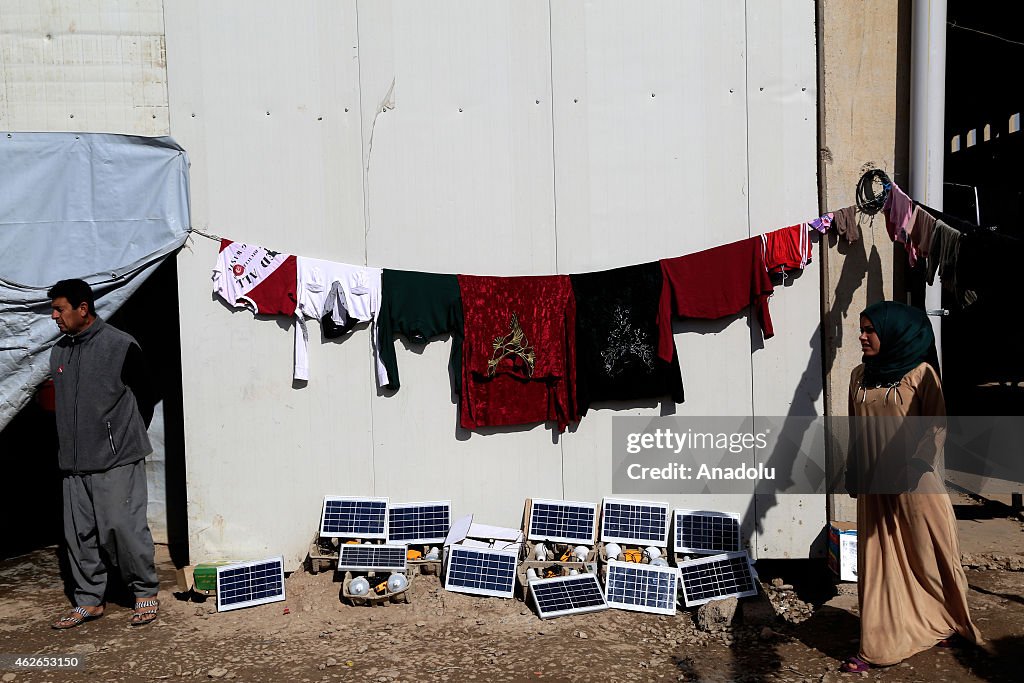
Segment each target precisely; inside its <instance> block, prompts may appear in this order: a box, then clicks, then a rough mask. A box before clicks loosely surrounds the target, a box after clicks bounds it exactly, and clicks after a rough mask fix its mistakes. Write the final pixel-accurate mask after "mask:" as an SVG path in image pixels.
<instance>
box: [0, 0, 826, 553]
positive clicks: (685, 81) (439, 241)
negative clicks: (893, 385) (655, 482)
mask: <svg viewBox="0 0 1024 683" xmlns="http://www.w3.org/2000/svg"><path fill="white" fill-rule="evenodd" d="M0 2H6V3H7V4H11V2H10V0H0ZM14 4H17V5H26V4H28V3H27V2H22V3H14ZM52 4H56V5H66V6H67V7H72V6H74V7H77V6H78V5H79V3H52ZM129 4H132V5H137V4H138V3H129ZM155 4H157V5H159V4H160V3H155ZM163 14H164V28H165V32H166V82H167V91H168V103H169V111H170V114H169V122H170V132H171V134H172V135H173V136H174V137H175V138H176V139H177V140H178V142H180V143H181V144H182V145H183V146H184V147H185V148H186V149H187V150H188V152H189V155H190V157H191V160H192V202H193V205H192V217H193V224H194V226H195V227H197V228H200V229H203V230H208V231H210V232H214V233H217V234H221V235H224V236H228V237H231V238H234V239H239V240H245V241H249V242H255V243H262V244H265V245H267V246H269V247H273V248H275V249H279V250H283V251H286V252H290V253H296V254H301V255H306V256H316V257H320V258H326V259H331V260H337V261H344V262H348V263H356V264H364V263H365V264H368V265H374V266H382V267H395V268H408V269H419V270H432V271H439V272H465V273H477V274H493V275H515V274H550V273H570V272H580V271H587V270H599V269H603V268H609V267H614V266H620V265H627V264H631V263H639V262H645V261H649V260H652V259H657V258H660V257H665V256H674V255H678V254H682V253H686V252H692V251H696V250H699V249H703V248H706V247H710V246H714V245H717V244H722V243H725V242H729V241H733V240H736V239H741V238H744V237H747V236H748V235H752V234H757V233H759V232H764V231H767V230H770V229H773V228H777V227H782V226H784V225H788V224H791V223H795V222H799V221H802V220H806V219H808V218H810V217H812V216H813V215H814V213H815V211H816V208H817V180H816V166H817V161H816V153H815V150H816V127H815V126H816V120H817V115H816V100H817V93H816V88H815V85H816V58H815V31H814V2H813V1H812V0H775V1H765V0H749V1H747V2H743V1H740V0H729V1H724V2H723V1H715V0H705V1H699V2H698V1H689V2H680V1H676V0H664V1H660V2H653V1H652V2H644V3H635V2H583V1H582V0H550V1H541V0H520V1H517V2H511V1H508V2H505V1H503V2H497V1H495V2H479V1H472V0H463V1H460V2H455V1H446V2H440V3H420V2H412V1H411V0H410V1H399V0H394V1H388V0H374V1H372V2H369V1H362V2H357V1H356V0H347V1H336V0H301V1H296V2H289V3H280V2H273V1H271V0H259V1H253V2H249V3H246V4H245V5H244V11H243V10H242V6H240V5H239V4H237V3H231V2H226V1H224V0H219V1H211V0H202V1H201V0H175V1H174V2H165V3H164V7H163ZM107 19H108V20H109V21H114V22H116V21H118V20H123V15H122V14H117V18H115V17H114V16H108V17H107ZM7 106H8V107H9V106H10V105H9V103H8V105H7ZM124 106H126V107H127V106H131V105H124ZM0 110H2V109H0ZM216 252H217V245H216V243H215V242H212V241H208V240H205V239H202V238H197V239H195V240H194V242H193V243H192V244H191V246H190V247H189V248H187V249H186V250H184V251H183V252H182V253H181V254H180V255H179V257H178V274H179V285H180V302H179V305H180V312H181V329H182V356H183V358H182V360H183V372H184V376H183V385H184V402H185V405H184V412H185V436H186V453H187V470H188V496H189V501H188V508H189V533H190V549H191V556H192V559H193V561H202V560H208V559H219V558H238V559H245V558H251V557H256V556H261V555H269V554H277V553H284V554H285V555H286V557H287V558H288V561H289V564H290V565H291V566H295V565H297V563H298V562H299V560H300V559H301V558H302V557H303V556H304V555H305V552H306V549H307V547H308V541H309V539H310V538H311V537H312V535H313V534H314V532H315V530H316V525H317V520H318V519H319V508H320V503H321V498H322V496H323V495H324V494H326V493H334V494H353V495H378V496H389V497H390V498H391V499H392V500H393V501H410V500H424V499H434V498H446V499H447V498H450V499H451V500H452V501H453V504H454V507H455V513H456V514H463V513H469V512H473V513H475V514H476V515H477V519H479V520H481V521H484V522H489V523H494V524H504V525H510V526H516V525H518V524H519V522H520V517H521V514H522V509H523V499H524V498H526V497H528V496H536V497H551V498H561V497H565V498H570V499H576V500H592V501H599V500H600V498H601V496H603V495H607V494H610V493H611V491H610V488H611V453H610V444H611V425H612V420H611V418H612V416H613V415H615V414H639V415H645V414H646V415H652V414H653V415H657V414H662V412H663V411H667V412H672V411H673V410H674V411H675V412H676V413H678V414H680V415H723V414H724V415H785V414H789V413H793V414H809V413H814V412H818V413H820V412H821V409H822V399H821V387H822V378H821V360H820V341H819V332H818V325H819V319H820V303H819V296H820V285H819V274H818V271H817V263H815V264H812V266H811V267H810V268H809V269H808V271H807V272H805V273H804V274H803V276H802V277H800V278H799V279H797V280H796V281H795V282H792V283H791V286H788V287H786V288H785V289H784V291H783V290H781V289H780V290H778V293H777V294H776V296H775V297H774V299H773V301H772V314H773V318H774V319H775V323H776V337H775V338H774V339H772V340H769V341H768V342H766V343H764V344H762V343H761V341H760V336H759V335H758V334H752V333H751V331H750V329H749V326H748V323H747V318H746V316H745V315H744V316H739V317H737V318H736V319H734V320H731V321H724V322H723V321H716V322H713V323H693V322H687V323H679V324H678V325H677V330H678V334H677V335H676V343H677V345H678V347H679V352H680V361H681V363H682V368H683V378H684V382H685V385H686V394H687V402H686V403H684V404H681V405H679V406H673V405H672V404H667V405H661V404H657V403H654V402H651V403H648V404H645V405H642V406H638V405H623V406H619V407H618V410H611V409H603V410H596V411H592V412H591V413H590V414H588V416H587V417H586V418H585V419H584V420H583V421H582V423H581V424H580V425H579V427H578V429H576V430H575V431H570V432H569V433H566V434H564V435H561V436H557V435H555V434H553V433H552V431H551V429H550V428H548V427H544V426H540V425H538V426H533V427H523V428H514V429H503V430H485V431H483V432H481V433H468V432H465V431H463V430H460V429H458V428H457V422H458V416H457V406H456V405H455V404H454V403H453V401H452V397H451V395H450V391H449V389H448V376H447V355H448V350H449V346H448V344H447V343H442V342H435V343H432V344H430V345H428V346H427V347H426V348H425V349H424V350H422V353H420V352H418V351H419V350H417V352H411V351H406V350H405V349H404V344H403V343H402V342H401V341H400V342H398V343H399V347H400V348H399V364H400V367H401V370H402V389H401V390H400V391H399V392H397V393H396V394H395V395H393V396H383V395H380V393H379V392H378V390H377V389H376V386H375V383H374V380H373V375H372V365H371V356H370V339H369V334H368V331H367V330H359V331H357V332H356V333H355V334H354V335H353V336H351V337H350V338H347V339H345V340H344V341H341V342H337V341H324V342H323V343H321V341H320V339H319V332H318V331H317V329H316V327H315V326H314V327H312V328H311V329H312V334H313V339H312V340H311V359H310V360H311V379H310V382H309V383H308V385H305V386H300V385H293V382H292V380H291V358H292V334H291V330H290V329H289V328H288V326H287V325H286V324H283V323H279V322H278V321H275V320H266V319H262V320H254V319H253V318H252V316H251V315H250V314H248V313H245V312H237V313H232V312H230V311H228V310H227V309H226V308H225V307H224V306H223V305H222V304H221V303H219V302H218V301H216V300H214V299H213V297H212V295H211V292H210V280H209V276H210V270H211V268H212V265H213V263H214V260H215V257H216ZM671 502H672V504H673V505H674V506H675V505H679V506H682V505H687V506H690V505H699V506H700V507H702V508H709V507H711V508H716V507H717V508H719V509H726V510H732V511H736V512H740V513H742V514H743V515H744V519H745V524H746V526H747V529H748V531H749V532H750V534H751V539H752V549H753V550H754V551H755V552H756V553H757V554H758V555H760V556H762V557H788V556H791V557H804V556H806V555H807V554H808V549H809V546H810V544H811V542H812V540H813V539H814V538H815V537H816V536H817V535H818V532H819V530H820V529H821V526H822V525H823V524H824V522H825V502H824V497H823V496H807V497H800V496H780V497H779V498H778V499H777V500H776V499H772V500H768V499H761V500H757V501H753V500H750V499H749V498H746V497H717V498H715V499H714V500H700V501H694V500H692V499H691V500H687V499H686V498H684V497H676V498H675V499H672V500H671Z"/></svg>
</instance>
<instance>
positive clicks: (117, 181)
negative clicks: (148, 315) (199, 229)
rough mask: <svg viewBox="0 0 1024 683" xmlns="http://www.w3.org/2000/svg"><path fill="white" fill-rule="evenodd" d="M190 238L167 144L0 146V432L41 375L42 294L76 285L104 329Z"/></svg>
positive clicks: (47, 325) (100, 137) (183, 171)
mask: <svg viewBox="0 0 1024 683" xmlns="http://www.w3.org/2000/svg"><path fill="white" fill-rule="evenodd" d="M188 229H189V189H188V155H187V154H185V151H184V150H183V149H182V148H181V147H180V146H179V145H178V144H177V143H175V142H174V140H172V139H171V138H166V137H164V138H142V137H136V136H127V135H108V134H89V133H9V134H6V135H2V136H0V429H3V427H5V426H6V425H7V424H8V423H9V422H10V421H11V419H12V418H13V417H14V416H15V415H17V413H18V411H19V410H21V408H23V407H24V406H25V404H26V403H28V401H30V400H31V398H32V396H33V394H34V393H35V388H36V386H38V385H39V384H40V383H41V382H43V381H44V380H45V379H46V377H47V376H48V374H49V365H48V359H49V350H50V348H51V347H52V346H53V344H54V343H56V341H57V339H58V338H59V336H60V333H59V331H58V330H57V327H56V325H54V324H53V322H52V321H51V320H50V318H49V305H50V301H49V299H48V298H47V296H46V290H47V289H49V288H50V287H51V286H52V285H53V283H55V282H57V281H58V280H62V279H66V278H73V277H77V278H81V279H83V280H85V281H86V282H88V283H89V284H91V285H92V286H93V289H94V291H95V292H96V295H97V299H96V309H97V311H98V313H99V314H100V315H101V316H103V317H108V318H109V317H110V316H111V315H112V314H113V313H114V311H116V310H117V309H118V308H119V307H120V306H121V304H123V303H124V301H125V300H126V299H127V298H128V297H129V296H131V294H132V293H133V292H135V290H137V289H138V287H139V286H140V285H141V284H142V283H143V282H144V281H145V280H146V278H147V277H149V275H151V274H152V273H153V271H154V270H156V268H157V267H158V266H159V265H160V263H161V262H162V261H163V259H164V258H166V257H167V256H168V255H170V254H172V253H174V252H175V251H176V250H177V249H178V248H179V247H181V245H182V244H183V243H184V242H185V238H186V237H187V236H188Z"/></svg>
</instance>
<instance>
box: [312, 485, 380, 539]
mask: <svg viewBox="0 0 1024 683" xmlns="http://www.w3.org/2000/svg"><path fill="white" fill-rule="evenodd" d="M332 505H333V506H335V507H339V508H341V509H340V510H337V511H333V510H331V507H332ZM360 507H361V508H363V511H362V512H361V513H360V514H361V515H362V516H363V517H364V520H362V521H364V522H365V524H364V525H361V526H357V525H356V524H348V525H344V524H342V523H341V522H342V521H343V519H339V517H347V516H351V515H352V514H355V510H357V509H358V508H360ZM366 508H371V509H372V512H370V513H368V512H366ZM320 536H322V537H323V538H361V539H370V540H381V541H385V542H386V541H387V540H388V499H387V498H374V497H358V496H324V506H323V510H322V512H321V513H320Z"/></svg>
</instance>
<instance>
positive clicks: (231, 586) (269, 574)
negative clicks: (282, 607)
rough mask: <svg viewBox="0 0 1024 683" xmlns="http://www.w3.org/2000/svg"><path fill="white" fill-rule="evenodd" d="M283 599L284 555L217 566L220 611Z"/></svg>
mask: <svg viewBox="0 0 1024 683" xmlns="http://www.w3.org/2000/svg"><path fill="white" fill-rule="evenodd" d="M281 600H284V557H272V558H270V559H266V560H256V561H253V562H238V563H235V564H226V565H223V566H221V567H217V611H218V612H227V611H229V610H233V609H240V608H242V607H252V606H254V605H262V604H264V603H268V602H279V601H281Z"/></svg>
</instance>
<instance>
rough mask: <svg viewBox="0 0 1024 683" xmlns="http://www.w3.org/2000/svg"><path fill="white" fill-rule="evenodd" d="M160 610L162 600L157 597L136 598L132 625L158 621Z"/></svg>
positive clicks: (143, 624)
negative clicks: (147, 598) (149, 598)
mask: <svg viewBox="0 0 1024 683" xmlns="http://www.w3.org/2000/svg"><path fill="white" fill-rule="evenodd" d="M159 610H160V601H159V600H157V599H156V598H153V599H151V600H136V601H135V609H134V610H133V611H132V621H131V624H132V626H145V625H146V624H152V623H153V622H154V621H156V615H157V612H158V611H159Z"/></svg>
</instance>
